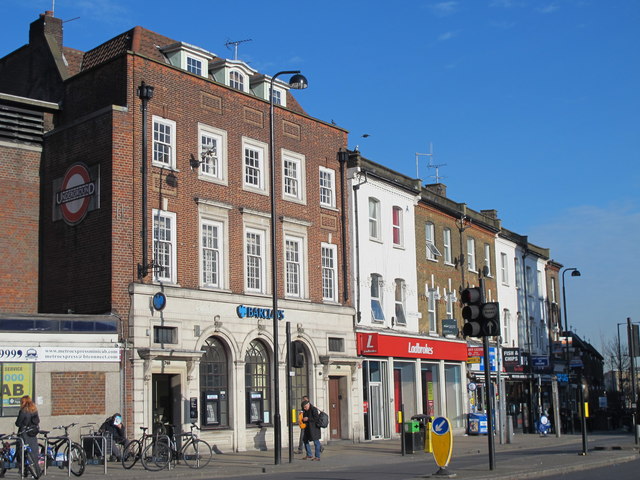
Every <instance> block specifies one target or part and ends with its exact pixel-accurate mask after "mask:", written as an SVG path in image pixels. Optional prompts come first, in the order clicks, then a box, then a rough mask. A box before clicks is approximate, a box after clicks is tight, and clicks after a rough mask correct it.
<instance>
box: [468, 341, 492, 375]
mask: <svg viewBox="0 0 640 480" xmlns="http://www.w3.org/2000/svg"><path fill="white" fill-rule="evenodd" d="M471 348H474V351H475V349H476V348H479V349H480V351H481V352H482V353H481V357H480V362H478V363H471V362H469V361H467V363H469V364H470V365H469V367H470V368H469V370H470V371H472V372H484V350H483V349H482V347H469V349H471ZM496 357H497V349H496V347H489V364H490V365H491V370H490V371H492V372H496V371H497V370H498V366H497V364H498V362H497V358H496Z"/></svg>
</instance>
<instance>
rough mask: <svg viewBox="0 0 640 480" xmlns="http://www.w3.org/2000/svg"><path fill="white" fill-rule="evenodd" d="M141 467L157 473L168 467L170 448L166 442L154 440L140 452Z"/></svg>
mask: <svg viewBox="0 0 640 480" xmlns="http://www.w3.org/2000/svg"><path fill="white" fill-rule="evenodd" d="M140 461H141V462H142V466H143V467H144V468H145V469H146V470H149V471H150V472H157V471H159V470H163V469H165V468H167V467H169V462H170V461H171V448H170V447H169V444H168V443H167V442H166V441H163V440H154V441H153V442H152V443H150V444H149V445H147V446H146V447H145V448H144V450H143V451H142V455H141V457H140Z"/></svg>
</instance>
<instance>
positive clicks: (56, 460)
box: [40, 423, 87, 477]
mask: <svg viewBox="0 0 640 480" xmlns="http://www.w3.org/2000/svg"><path fill="white" fill-rule="evenodd" d="M76 425H77V423H71V424H69V425H66V426H65V425H60V426H57V427H53V429H52V430H64V435H60V436H58V437H51V439H52V440H53V442H50V441H49V437H48V434H49V433H50V432H49V430H40V433H41V434H42V435H43V436H44V441H45V445H46V449H45V445H42V444H40V455H41V456H43V457H44V459H45V473H46V467H47V466H57V467H58V468H60V469H63V468H68V469H70V470H71V473H73V474H74V475H75V476H76V477H79V476H80V475H82V474H83V473H84V469H85V467H86V465H87V455H86V453H85V451H84V449H83V448H82V446H81V445H80V444H78V443H76V442H73V441H71V440H70V439H69V429H70V428H71V427H74V426H76Z"/></svg>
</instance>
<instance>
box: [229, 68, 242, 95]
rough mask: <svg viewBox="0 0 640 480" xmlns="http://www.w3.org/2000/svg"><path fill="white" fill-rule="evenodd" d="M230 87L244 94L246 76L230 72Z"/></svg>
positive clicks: (237, 72)
mask: <svg viewBox="0 0 640 480" xmlns="http://www.w3.org/2000/svg"><path fill="white" fill-rule="evenodd" d="M229 86H230V87H231V88H235V89H236V90H240V91H241V92H244V75H242V74H241V73H240V72H239V71H237V70H231V72H229Z"/></svg>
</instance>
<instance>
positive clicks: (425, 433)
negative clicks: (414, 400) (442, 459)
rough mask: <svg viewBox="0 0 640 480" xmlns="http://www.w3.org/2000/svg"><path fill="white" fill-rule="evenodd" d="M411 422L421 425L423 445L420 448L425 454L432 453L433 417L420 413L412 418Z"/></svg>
mask: <svg viewBox="0 0 640 480" xmlns="http://www.w3.org/2000/svg"><path fill="white" fill-rule="evenodd" d="M411 420H416V421H418V422H419V425H420V436H421V438H422V445H421V446H420V448H421V449H422V450H424V451H425V452H431V451H432V450H431V435H430V430H431V420H432V419H431V417H430V416H429V415H425V414H424V413H419V414H417V415H414V416H413V417H411Z"/></svg>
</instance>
